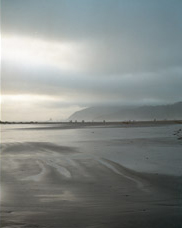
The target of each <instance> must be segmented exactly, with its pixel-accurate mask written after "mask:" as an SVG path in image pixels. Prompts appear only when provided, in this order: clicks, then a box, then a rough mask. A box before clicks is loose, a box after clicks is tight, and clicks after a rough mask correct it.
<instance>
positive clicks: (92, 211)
mask: <svg viewBox="0 0 182 228" xmlns="http://www.w3.org/2000/svg"><path fill="white" fill-rule="evenodd" d="M181 128H182V124H180V123H170V124H168V123H165V124H163V123H162V124H161V123H138V124H137V123H133V124H130V125H128V124H123V125H118V124H110V125H109V124H96V123H93V124H91V123H90V124H84V123H82V124H74V123H67V124H60V125H56V124H39V125H36V124H35V125H30V124H27V125H23V124H21V125H16V124H15V125H3V126H1V135H2V137H1V141H2V144H1V227H3V228H8V227H11V228H24V227H25V228H33V227H40V228H41V227H42V228H51V227H52V228H53V227H55V228H60V227H61V228H62V227H63V228H64V227H65V228H67V227H69V228H74V227H78V228H86V227H88V228H99V227H100V228H105V227H106V228H107V227H111V228H122V227H123V228H125V227H126V228H134V227H148V228H159V227H160V228H161V227H162V228H163V227H165V228H168V227H170V228H171V227H176V228H178V227H179V228H180V227H181V225H182V216H181V215H182V196H181V195H182V167H181V164H182V152H181V151H182V141H181V133H180V132H181V131H180V129H181Z"/></svg>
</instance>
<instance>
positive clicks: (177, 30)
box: [1, 0, 182, 120]
mask: <svg viewBox="0 0 182 228" xmlns="http://www.w3.org/2000/svg"><path fill="white" fill-rule="evenodd" d="M1 2H2V3H1V13H2V16H1V30H2V37H1V45H2V61H1V63H2V68H1V82H2V88H1V95H2V96H1V98H2V99H1V103H2V104H1V105H2V117H1V119H3V120H48V119H50V118H52V119H53V120H64V119H66V118H67V117H69V115H71V114H72V113H73V112H74V111H77V110H80V109H83V108H85V107H90V106H95V105H133V104H135V105H143V104H167V103H173V102H178V101H181V100H182V1H181V0H26V1H25V0H1Z"/></svg>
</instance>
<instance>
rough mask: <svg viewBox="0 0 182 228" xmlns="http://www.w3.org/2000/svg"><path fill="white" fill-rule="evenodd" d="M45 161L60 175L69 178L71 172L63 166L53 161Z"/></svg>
mask: <svg viewBox="0 0 182 228" xmlns="http://www.w3.org/2000/svg"><path fill="white" fill-rule="evenodd" d="M45 162H46V163H47V164H48V165H50V166H52V167H54V168H55V169H56V170H57V171H58V172H59V173H60V174H61V175H62V176H64V177H66V178H71V173H70V172H69V171H68V170H67V169H66V168H64V167H63V166H60V165H58V164H56V163H55V161H52V160H49V161H48V160H46V161H45Z"/></svg>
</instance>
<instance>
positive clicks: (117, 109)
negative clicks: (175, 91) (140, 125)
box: [68, 102, 182, 121]
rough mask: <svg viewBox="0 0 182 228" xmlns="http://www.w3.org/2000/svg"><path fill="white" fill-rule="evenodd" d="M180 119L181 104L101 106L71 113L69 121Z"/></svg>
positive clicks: (181, 117)
mask: <svg viewBox="0 0 182 228" xmlns="http://www.w3.org/2000/svg"><path fill="white" fill-rule="evenodd" d="M155 119H156V120H164V119H166V120H173V119H182V102H177V103H174V104H166V105H155V106H154V105H144V106H137V107H136V106H129V107H127V106H113V107H111V106H101V107H90V108H85V109H83V110H80V111H77V112H75V113H73V114H72V115H71V116H70V117H69V118H68V120H69V121H71V120H72V121H82V120H84V121H103V120H105V121H129V120H155Z"/></svg>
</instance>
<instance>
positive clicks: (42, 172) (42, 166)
mask: <svg viewBox="0 0 182 228" xmlns="http://www.w3.org/2000/svg"><path fill="white" fill-rule="evenodd" d="M36 162H37V164H38V165H39V167H40V168H41V171H40V173H39V174H36V175H33V176H28V177H25V178H23V179H21V180H25V181H29V180H32V181H40V180H41V179H42V176H43V175H44V174H45V173H46V168H45V166H44V165H43V164H42V163H41V162H40V161H36Z"/></svg>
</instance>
